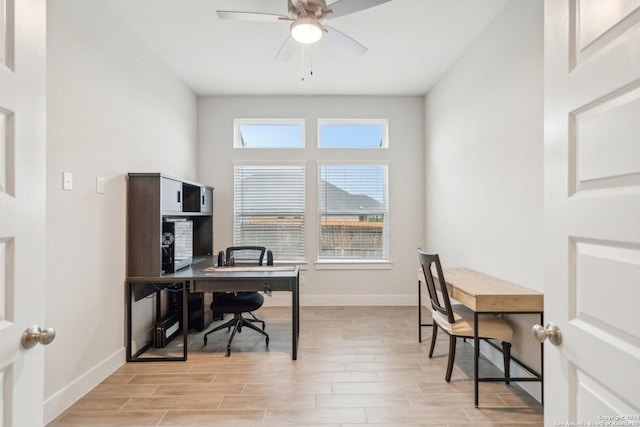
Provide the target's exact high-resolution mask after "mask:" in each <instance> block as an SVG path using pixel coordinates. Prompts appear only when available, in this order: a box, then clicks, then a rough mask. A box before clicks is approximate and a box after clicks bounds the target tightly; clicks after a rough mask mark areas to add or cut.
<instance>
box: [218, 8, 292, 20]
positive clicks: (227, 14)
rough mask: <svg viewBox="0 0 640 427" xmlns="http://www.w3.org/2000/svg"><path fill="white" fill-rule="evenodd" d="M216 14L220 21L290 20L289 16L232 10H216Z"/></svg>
mask: <svg viewBox="0 0 640 427" xmlns="http://www.w3.org/2000/svg"><path fill="white" fill-rule="evenodd" d="M216 13H217V14H218V18H220V19H235V20H238V21H259V22H280V21H283V20H286V21H288V20H289V17H288V16H285V15H273V14H270V13H258V12H234V11H231V10H216Z"/></svg>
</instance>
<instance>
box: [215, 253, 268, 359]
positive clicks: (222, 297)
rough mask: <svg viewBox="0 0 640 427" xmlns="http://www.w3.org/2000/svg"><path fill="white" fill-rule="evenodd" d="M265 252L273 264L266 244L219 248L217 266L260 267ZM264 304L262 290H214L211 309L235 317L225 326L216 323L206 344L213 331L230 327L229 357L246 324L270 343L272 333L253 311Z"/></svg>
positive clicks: (227, 354)
mask: <svg viewBox="0 0 640 427" xmlns="http://www.w3.org/2000/svg"><path fill="white" fill-rule="evenodd" d="M265 253H266V255H267V265H273V254H272V252H271V251H270V250H269V251H267V250H266V248H265V247H263V246H232V247H229V248H227V250H226V254H225V253H223V252H222V251H220V253H219V254H218V265H224V266H229V267H231V266H252V265H254V266H260V265H263V261H264V256H265ZM262 304H264V297H263V296H262V294H261V293H259V292H228V293H214V296H213V302H212V303H211V310H212V311H213V312H214V314H215V313H231V314H233V319H231V320H229V321H228V322H226V323H224V324H223V325H220V326H216V327H215V328H213V329H211V330H210V331H209V332H207V333H205V334H204V344H205V345H207V335H209V334H212V333H214V332H216V331H219V330H221V329H224V328H227V330H231V328H232V327H233V332H232V333H231V337H229V342H228V343H227V353H226V356H227V357H228V356H229V355H230V354H231V342H232V341H233V337H234V336H235V335H236V332H238V333H239V332H242V328H243V327H245V326H246V327H247V328H249V329H253V330H254V331H257V332H260V333H261V334H262V335H264V336H265V337H266V342H267V346H268V345H269V334H267V333H266V332H264V329H265V323H264V321H262V320H260V319H258V318H257V317H256V316H255V315H254V314H253V313H252V312H253V311H255V310H257V309H259V308H260V307H262ZM243 313H248V314H249V315H251V318H248V317H243V316H242V314H243ZM253 323H261V324H262V330H261V329H259V328H258V327H256V326H255V325H253Z"/></svg>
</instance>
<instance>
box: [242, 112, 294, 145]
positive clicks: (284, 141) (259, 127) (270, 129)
mask: <svg viewBox="0 0 640 427" xmlns="http://www.w3.org/2000/svg"><path fill="white" fill-rule="evenodd" d="M234 129H235V133H234V134H235V138H234V145H233V146H234V147H235V148H304V119H299V120H278V119H267V120H258V119H253V120H247V119H236V120H234Z"/></svg>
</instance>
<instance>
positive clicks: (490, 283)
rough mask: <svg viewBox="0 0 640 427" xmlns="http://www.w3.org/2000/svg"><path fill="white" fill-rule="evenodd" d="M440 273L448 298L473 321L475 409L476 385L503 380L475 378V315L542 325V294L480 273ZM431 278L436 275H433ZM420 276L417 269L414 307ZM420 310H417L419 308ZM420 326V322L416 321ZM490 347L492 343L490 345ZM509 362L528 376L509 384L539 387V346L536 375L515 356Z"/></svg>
mask: <svg viewBox="0 0 640 427" xmlns="http://www.w3.org/2000/svg"><path fill="white" fill-rule="evenodd" d="M442 272H443V274H444V277H445V282H446V283H447V289H448V291H449V296H450V297H451V298H453V299H455V300H456V301H458V302H459V303H461V304H463V305H465V306H466V307H468V308H470V309H471V310H473V320H474V339H473V344H474V352H475V355H474V367H473V371H474V402H475V406H476V407H477V406H478V383H479V382H504V381H505V379H504V377H497V378H493V377H492V378H487V377H479V375H478V360H479V358H480V340H479V338H478V316H480V315H486V314H492V315H493V314H525V313H529V314H538V315H539V316H540V324H541V325H543V324H544V319H543V313H544V295H543V294H542V293H540V292H537V291H534V290H531V289H528V288H525V287H523V286H520V285H516V284H514V283H511V282H507V281H505V280H501V279H497V278H495V277H491V276H488V275H486V274H483V273H479V272H477V271H474V270H469V269H467V268H444V269H443V271H442ZM433 275H434V278H435V277H437V272H433ZM423 278H424V275H423V273H422V270H419V275H418V286H419V298H418V304H420V305H421V304H422V302H421V300H422V298H421V295H422V291H421V288H420V281H421V280H423ZM419 308H420V307H419ZM419 323H420V320H419ZM422 326H430V325H425V324H420V326H419V327H422ZM490 344H492V343H490ZM511 359H512V360H513V361H514V362H516V363H517V364H518V365H520V366H521V367H522V368H524V369H525V370H526V371H527V372H529V373H530V374H531V375H532V376H531V377H510V378H509V381H515V382H518V381H538V382H540V383H541V384H543V367H544V354H543V345H542V344H540V373H538V372H535V370H533V369H532V368H531V367H529V366H527V365H526V364H525V363H523V362H522V361H520V360H518V359H517V358H515V357H513V356H512V357H511Z"/></svg>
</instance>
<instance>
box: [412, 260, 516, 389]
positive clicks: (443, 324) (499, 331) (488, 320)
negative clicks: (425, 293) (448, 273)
mask: <svg viewBox="0 0 640 427" xmlns="http://www.w3.org/2000/svg"><path fill="white" fill-rule="evenodd" d="M418 257H419V258H420V264H421V265H422V271H423V273H424V277H425V280H426V283H427V289H428V290H429V299H430V300H431V311H432V313H431V314H432V317H433V334H432V336H431V346H430V348H429V358H431V357H432V356H433V349H434V347H435V345H436V335H437V334H438V327H440V328H441V329H442V330H443V331H444V332H446V333H447V335H449V359H448V361H447V373H446V375H445V380H446V381H447V382H449V381H451V373H452V371H453V362H454V359H455V356H456V341H457V338H473V329H474V328H473V327H474V321H473V311H472V310H471V309H469V308H467V307H465V306H463V305H462V304H455V305H452V304H451V300H450V298H449V291H448V290H447V286H446V282H445V279H444V274H443V272H442V266H441V264H440V257H439V256H438V254H427V253H425V252H423V251H422V250H421V249H418ZM434 264H435V267H436V273H437V276H438V281H437V282H436V281H435V280H434V277H433V273H432V270H431V268H432V266H433V265H434ZM478 335H479V336H478V338H480V339H483V340H489V339H495V340H498V341H501V342H502V355H503V361H504V378H505V382H506V383H507V384H509V366H510V360H511V339H512V336H513V330H512V329H511V326H509V324H508V323H507V322H505V321H504V320H503V319H502V318H501V317H498V316H496V315H482V316H481V318H480V319H479V325H478Z"/></svg>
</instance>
